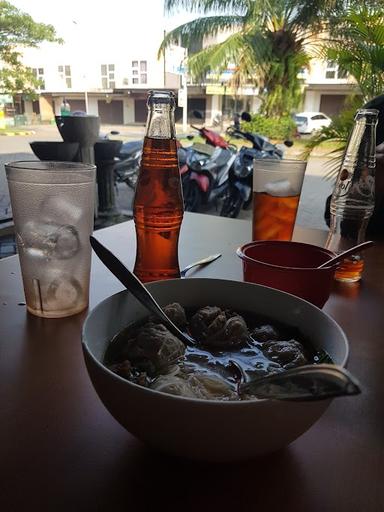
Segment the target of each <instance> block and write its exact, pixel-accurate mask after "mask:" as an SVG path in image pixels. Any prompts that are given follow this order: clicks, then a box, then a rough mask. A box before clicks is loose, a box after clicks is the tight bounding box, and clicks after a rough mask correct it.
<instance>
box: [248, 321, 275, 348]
mask: <svg viewBox="0 0 384 512" xmlns="http://www.w3.org/2000/svg"><path fill="white" fill-rule="evenodd" d="M252 338H253V339H254V340H256V341H259V342H260V343H264V342H266V341H270V340H278V339H279V338H280V333H279V331H278V330H277V329H276V327H274V326H273V325H270V324H265V325H260V326H258V327H255V328H254V329H253V331H252Z"/></svg>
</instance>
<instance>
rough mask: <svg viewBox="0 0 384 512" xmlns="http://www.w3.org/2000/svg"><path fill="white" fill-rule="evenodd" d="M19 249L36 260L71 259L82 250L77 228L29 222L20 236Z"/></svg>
mask: <svg viewBox="0 0 384 512" xmlns="http://www.w3.org/2000/svg"><path fill="white" fill-rule="evenodd" d="M17 240H18V243H19V248H20V249H22V251H24V252H25V253H26V254H29V255H30V256H33V257H34V258H43V259H45V260H50V259H69V258H72V257H73V256H75V255H76V254H77V252H78V251H79V249H80V238H79V234H78V231H77V229H76V228H75V226H69V225H57V224H53V223H40V222H36V221H29V222H27V223H26V224H25V226H24V227H23V229H22V231H21V233H19V234H18V236H17Z"/></svg>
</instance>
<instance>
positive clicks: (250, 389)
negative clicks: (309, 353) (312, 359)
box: [238, 364, 361, 401]
mask: <svg viewBox="0 0 384 512" xmlns="http://www.w3.org/2000/svg"><path fill="white" fill-rule="evenodd" d="M238 390H239V394H243V393H247V394H251V395H255V396H256V397H257V398H271V399H274V400H294V401H315V400H325V399H327V398H334V397H337V396H347V395H357V394H359V393H361V389H360V385H359V383H358V381H357V380H356V379H355V378H354V377H353V376H352V375H351V374H350V373H349V372H348V371H347V370H346V369H345V368H342V367H341V366H336V365H333V364H311V365H305V366H299V367H297V368H293V369H291V370H287V371H285V372H282V373H274V374H272V375H267V376H266V377H260V378H258V379H254V380H251V381H249V382H244V383H240V384H239V386H238Z"/></svg>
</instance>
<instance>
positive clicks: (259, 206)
mask: <svg viewBox="0 0 384 512" xmlns="http://www.w3.org/2000/svg"><path fill="white" fill-rule="evenodd" d="M306 167H307V162H306V161H302V160H273V159H255V160H254V161H253V226H252V227H253V229H252V235H253V237H252V239H253V240H291V239H292V234H293V228H294V227H295V221H296V214H297V208H298V206H299V200H300V194H301V188H302V185H303V180H304V174H305V169H306Z"/></svg>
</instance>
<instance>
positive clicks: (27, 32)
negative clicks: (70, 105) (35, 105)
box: [0, 0, 62, 94]
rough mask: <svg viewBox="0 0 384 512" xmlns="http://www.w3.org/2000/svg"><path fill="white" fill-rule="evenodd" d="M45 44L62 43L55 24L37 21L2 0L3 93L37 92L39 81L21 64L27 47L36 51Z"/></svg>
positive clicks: (0, 57) (0, 66) (0, 87)
mask: <svg viewBox="0 0 384 512" xmlns="http://www.w3.org/2000/svg"><path fill="white" fill-rule="evenodd" d="M44 41H49V42H58V43H61V42H62V40H61V39H60V38H58V37H57V36H56V32H55V29H54V27H53V26H52V25H46V24H44V23H37V22H35V21H34V20H33V19H32V17H31V16H30V15H29V14H27V13H24V12H21V11H20V10H19V9H17V8H16V7H15V6H13V5H12V4H10V3H9V2H7V1H4V0H0V62H1V64H0V91H1V92H3V93H8V94H13V93H18V92H23V93H33V91H34V90H35V89H36V87H38V86H39V81H38V80H37V79H36V78H35V76H34V75H33V73H32V71H31V70H30V69H28V68H26V67H25V66H23V64H22V62H21V57H22V50H23V49H24V48H36V47H37V46H38V45H39V44H40V43H42V42H44Z"/></svg>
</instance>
